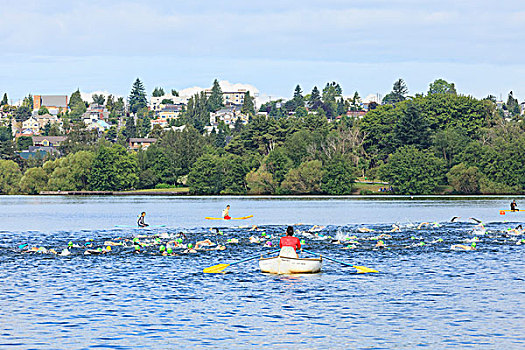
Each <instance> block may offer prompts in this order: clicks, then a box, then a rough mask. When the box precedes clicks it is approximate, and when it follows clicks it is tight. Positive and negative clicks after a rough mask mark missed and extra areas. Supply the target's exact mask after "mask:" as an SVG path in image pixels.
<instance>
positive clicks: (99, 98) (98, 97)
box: [91, 94, 106, 106]
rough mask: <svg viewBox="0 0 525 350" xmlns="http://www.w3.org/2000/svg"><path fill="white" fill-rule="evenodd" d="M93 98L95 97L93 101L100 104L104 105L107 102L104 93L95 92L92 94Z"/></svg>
mask: <svg viewBox="0 0 525 350" xmlns="http://www.w3.org/2000/svg"><path fill="white" fill-rule="evenodd" d="M91 98H92V99H93V103H96V104H97V105H99V106H103V105H104V103H105V102H106V98H105V97H104V95H102V94H93V95H91Z"/></svg>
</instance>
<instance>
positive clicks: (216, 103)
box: [208, 79, 224, 112]
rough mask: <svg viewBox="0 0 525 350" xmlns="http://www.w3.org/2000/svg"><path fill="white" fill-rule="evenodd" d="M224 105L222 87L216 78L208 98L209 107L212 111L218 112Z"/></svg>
mask: <svg viewBox="0 0 525 350" xmlns="http://www.w3.org/2000/svg"><path fill="white" fill-rule="evenodd" d="M223 106H224V99H223V97H222V89H221V86H220V85H219V81H218V80H217V79H215V80H214V81H213V86H212V88H211V94H210V97H209V99H208V108H209V111H210V112H216V111H218V110H219V109H221V108H222V107H223Z"/></svg>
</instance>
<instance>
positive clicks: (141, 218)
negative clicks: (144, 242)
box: [137, 211, 149, 227]
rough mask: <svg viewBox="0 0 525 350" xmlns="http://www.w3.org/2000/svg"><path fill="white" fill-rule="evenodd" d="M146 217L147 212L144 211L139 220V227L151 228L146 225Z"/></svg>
mask: <svg viewBox="0 0 525 350" xmlns="http://www.w3.org/2000/svg"><path fill="white" fill-rule="evenodd" d="M145 217H146V212H145V211H143V212H142V213H141V214H140V216H139V219H138V220H137V225H138V226H139V227H147V226H149V225H148V224H146V223H145V222H144V218H145Z"/></svg>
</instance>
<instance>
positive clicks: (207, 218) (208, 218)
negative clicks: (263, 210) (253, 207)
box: [205, 215, 253, 220]
mask: <svg viewBox="0 0 525 350" xmlns="http://www.w3.org/2000/svg"><path fill="white" fill-rule="evenodd" d="M249 218H253V215H248V216H243V217H242V218H231V219H225V218H210V217H205V219H206V220H244V219H249Z"/></svg>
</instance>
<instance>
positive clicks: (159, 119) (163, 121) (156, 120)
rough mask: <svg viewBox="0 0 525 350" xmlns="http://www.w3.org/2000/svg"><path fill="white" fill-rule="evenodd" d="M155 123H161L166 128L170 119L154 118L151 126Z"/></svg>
mask: <svg viewBox="0 0 525 350" xmlns="http://www.w3.org/2000/svg"><path fill="white" fill-rule="evenodd" d="M155 125H159V126H160V127H161V128H165V127H167V126H168V125H169V120H168V119H166V118H160V117H159V118H157V119H153V120H152V121H151V127H152V128H153V127H154V126H155Z"/></svg>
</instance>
